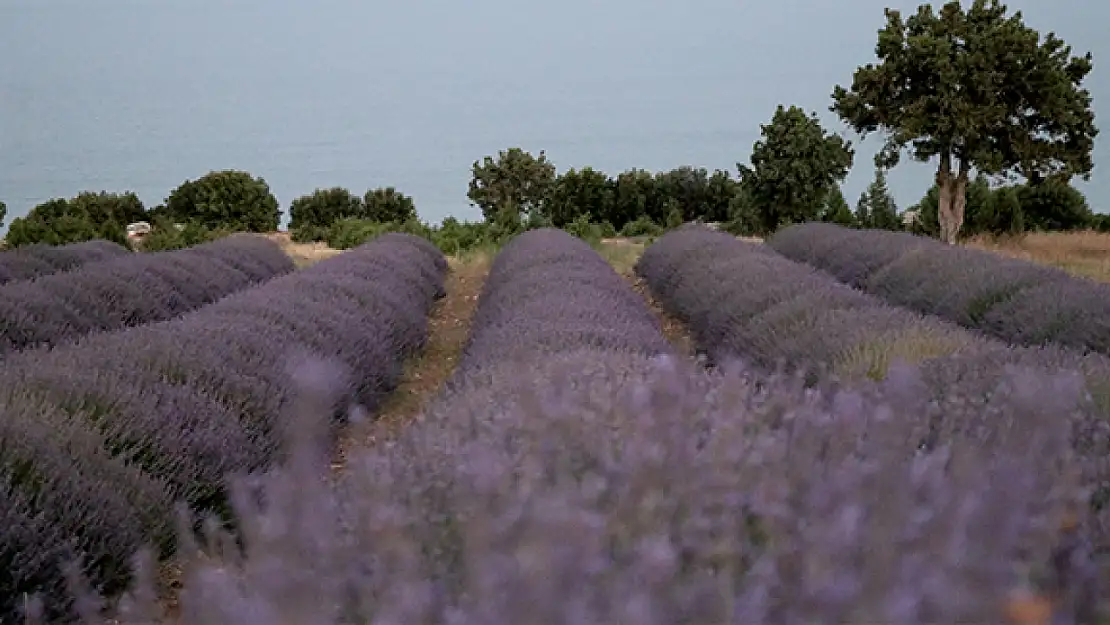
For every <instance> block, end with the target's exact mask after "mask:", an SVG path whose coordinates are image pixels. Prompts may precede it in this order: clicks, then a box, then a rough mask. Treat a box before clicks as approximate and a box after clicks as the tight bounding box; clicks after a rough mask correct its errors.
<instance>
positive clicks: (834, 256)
mask: <svg viewBox="0 0 1110 625" xmlns="http://www.w3.org/2000/svg"><path fill="white" fill-rule="evenodd" d="M767 245H768V246H770V247H771V248H772V249H774V250H775V251H777V252H778V253H780V254H782V255H784V256H786V257H788V258H790V259H792V260H796V261H798V262H803V263H808V264H810V265H813V266H814V267H817V268H818V269H821V270H823V271H826V272H828V273H830V274H832V275H833V276H835V277H836V278H837V279H839V280H841V281H843V282H845V283H847V284H849V285H851V286H853V287H856V288H858V289H861V290H863V291H866V292H868V293H871V294H873V295H876V296H878V297H881V298H883V299H885V300H887V301H889V302H891V303H892V304H895V305H898V306H904V307H906V308H910V309H913V310H916V311H919V312H921V313H924V314H930V315H936V316H938V317H942V318H944V319H947V320H949V321H951V322H953V323H957V324H959V325H961V326H964V327H967V328H972V329H975V330H979V331H981V332H983V333H985V334H988V335H990V336H994V337H996V338H999V339H1001V340H1003V341H1005V342H1007V343H1011V344H1015V345H1026V346H1036V345H1042V344H1044V343H1046V342H1049V343H1056V344H1059V345H1063V346H1066V347H1071V348H1077V349H1084V350H1092V351H1096V352H1099V353H1102V354H1110V323H1108V322H1107V319H1110V285H1108V284H1102V283H1095V282H1092V281H1090V280H1084V279H1081V278H1075V277H1073V276H1070V275H1068V274H1067V273H1065V272H1063V271H1061V270H1059V269H1055V268H1052V267H1046V266H1044V265H1040V264H1036V263H1032V262H1027V261H1024V260H1019V259H1014V258H1006V257H1003V256H1000V255H998V254H994V253H991V252H987V251H984V250H976V249H971V248H965V247H953V246H950V245H946V244H943V243H940V242H939V241H936V240H935V239H929V238H925V237H918V236H914V235H911V234H908V233H898V232H887V231H879V230H854V229H851V228H843V227H840V226H836V225H832V224H818V223H809V224H801V225H796V226H791V227H789V228H785V229H783V230H781V231H779V232H778V233H776V234H775V235H774V236H773V237H771V238H770V239H768V240H767Z"/></svg>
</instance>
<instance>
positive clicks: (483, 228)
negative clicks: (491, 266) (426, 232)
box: [431, 217, 493, 255]
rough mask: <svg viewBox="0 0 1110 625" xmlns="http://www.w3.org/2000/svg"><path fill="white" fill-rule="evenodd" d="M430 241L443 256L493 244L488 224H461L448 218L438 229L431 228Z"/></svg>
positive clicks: (480, 222)
mask: <svg viewBox="0 0 1110 625" xmlns="http://www.w3.org/2000/svg"><path fill="white" fill-rule="evenodd" d="M431 240H432V243H434V244H435V245H436V247H438V248H439V249H440V250H442V251H443V253H444V254H452V255H458V254H461V253H463V252H467V251H470V250H474V249H477V248H479V247H482V246H485V245H491V244H493V240H492V239H491V235H490V227H489V225H488V224H486V223H485V222H483V221H478V222H461V221H459V220H457V219H455V218H454V217H448V218H446V219H444V220H443V223H441V224H440V225H439V227H438V228H432V229H431Z"/></svg>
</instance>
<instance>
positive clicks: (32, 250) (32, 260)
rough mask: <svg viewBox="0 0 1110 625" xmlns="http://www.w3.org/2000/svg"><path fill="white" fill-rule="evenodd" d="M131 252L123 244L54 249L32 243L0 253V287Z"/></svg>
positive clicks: (84, 244) (86, 243)
mask: <svg viewBox="0 0 1110 625" xmlns="http://www.w3.org/2000/svg"><path fill="white" fill-rule="evenodd" d="M130 253H131V250H129V249H127V248H126V247H123V246H122V245H118V244H116V243H112V242H110V241H103V240H92V241H83V242H81V243H72V244H70V245H57V246H54V245H43V244H38V243H32V244H29V245H26V246H23V247H19V248H16V249H12V250H3V251H0V285H2V284H7V283H9V282H16V281H19V280H30V279H32V278H38V277H40V276H47V275H50V274H54V273H57V272H59V271H70V270H73V269H77V268H78V267H82V266H84V265H86V264H89V263H98V262H101V261H105V260H110V259H113V258H119V257H121V256H125V255H128V254H130Z"/></svg>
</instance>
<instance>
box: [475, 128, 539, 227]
mask: <svg viewBox="0 0 1110 625" xmlns="http://www.w3.org/2000/svg"><path fill="white" fill-rule="evenodd" d="M471 172H472V174H473V176H472V178H471V180H470V187H469V189H468V191H467V193H466V197H468V198H470V201H471V202H472V203H474V205H475V206H477V207H478V208H479V209H481V211H482V217H483V218H485V220H486V221H487V222H491V223H498V224H500V225H502V226H505V227H511V228H516V227H519V226H520V224H521V223H522V222H523V221H524V220H525V219H526V218H528V217H530V216H534V215H543V214H544V213H545V208H546V202H547V199H548V197H549V194H550V192H551V187H552V186H553V185H554V184H555V165H553V164H552V163H550V162H548V160H547V156H546V155H545V154H544V153H543V151H542V150H541V151H540V154H539V156H532V155H531V154H529V153H528V152H525V151H524V150H522V149H520V148H509V149H508V150H506V151H501V152H498V153H497V159H496V160H494V159H493V158H492V157H490V156H487V157H485V158H484V159H482V161H481V162H480V163H479V162H478V161H474V164H473V165H472V166H471ZM506 232H509V231H506Z"/></svg>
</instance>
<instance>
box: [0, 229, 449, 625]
mask: <svg viewBox="0 0 1110 625" xmlns="http://www.w3.org/2000/svg"><path fill="white" fill-rule="evenodd" d="M445 271H446V261H445V259H444V258H443V256H442V255H441V254H440V253H439V252H438V251H437V250H435V248H433V247H431V246H430V245H429V244H427V243H426V242H425V241H423V240H422V239H419V238H416V237H411V236H408V235H399V234H395V235H386V236H383V237H380V238H378V239H376V240H375V241H373V242H371V243H368V244H366V245H364V246H362V247H360V248H356V249H354V250H351V251H349V252H347V253H344V254H342V255H340V256H338V257H336V258H334V259H330V260H327V261H324V262H321V263H319V264H317V265H314V266H312V267H310V268H307V269H304V270H301V271H297V272H295V273H291V274H288V275H286V276H283V277H279V278H275V279H273V280H271V281H269V282H267V283H266V284H264V285H260V286H258V287H255V288H252V289H248V290H244V291H240V292H238V293H235V294H233V295H230V296H228V297H226V298H224V299H222V300H220V301H219V302H217V303H214V304H212V305H209V306H207V307H205V308H201V309H200V310H197V311H194V312H192V313H190V314H187V315H184V316H182V317H179V318H177V319H174V320H170V321H166V322H162V323H157V324H151V325H145V326H139V327H135V328H130V329H126V330H122V331H118V332H112V333H100V334H93V335H89V336H86V337H84V338H83V339H81V340H80V341H77V342H75V343H71V344H67V345H65V346H61V347H56V348H53V349H39V350H31V351H26V352H22V353H19V354H14V355H12V356H10V357H9V358H8V359H7V360H5V362H4V367H3V369H2V371H0V449H3V454H2V455H0V562H3V563H5V566H4V567H0V602H2V605H0V621H3V622H9V619H12V618H13V617H14V614H15V611H16V610H17V608H18V607H19V606H17V605H16V604H17V602H18V601H19V600H20V598H21V597H23V596H24V593H25V592H36V591H37V592H41V593H44V595H45V596H46V597H47V598H48V599H49V600H50V601H49V602H48V604H49V606H50V608H51V611H54V609H56V608H58V607H59V604H58V603H57V600H58V599H59V597H62V596H64V595H65V593H64V592H63V588H62V576H61V570H60V569H59V566H60V565H61V563H63V562H65V561H66V560H68V559H71V558H74V557H79V558H80V559H81V560H82V561H83V562H85V563H86V564H87V566H88V571H87V573H88V574H89V576H90V577H91V578H92V579H93V580H95V581H97V582H99V583H102V584H104V589H105V591H106V592H109V593H111V592H113V591H114V590H115V589H118V588H119V586H120V584H121V583H123V582H124V581H125V580H126V576H125V575H124V573H125V572H126V570H127V561H128V559H129V558H130V556H131V555H132V554H133V553H135V552H136V550H138V549H139V548H140V547H143V546H145V545H154V546H156V547H157V548H158V550H159V551H161V552H162V553H164V552H165V551H166V550H167V549H169V548H170V547H171V544H172V538H173V524H174V506H175V504H176V503H177V502H184V503H187V504H188V505H189V506H190V507H192V508H194V509H200V510H208V511H213V512H216V513H217V514H224V515H226V513H227V511H228V509H229V504H228V500H227V497H228V492H227V488H226V478H227V476H228V475H229V474H236V473H242V472H247V471H254V470H258V469H262V468H264V467H266V466H268V465H269V464H270V463H271V462H273V461H274V460H275V454H276V453H277V451H278V449H279V444H278V443H279V440H280V437H281V430H282V415H283V412H284V411H286V410H288V407H289V406H290V405H291V401H292V399H293V396H292V391H291V389H290V382H289V380H290V378H289V375H290V366H291V363H295V360H296V359H297V358H301V357H311V356H312V355H321V356H326V357H329V358H332V359H333V360H335V361H337V362H338V364H339V365H341V367H342V369H343V372H342V378H343V379H342V380H341V384H340V385H339V388H342V389H343V393H342V394H340V395H338V396H337V397H335V398H334V399H335V401H334V402H333V403H332V404H331V405H330V406H329V412H330V414H331V415H332V417H333V418H334V420H335V422H336V423H339V422H341V421H342V420H343V419H345V418H346V416H347V415H348V414H349V411H350V410H351V409H353V408H352V407H358V408H359V409H361V410H366V411H373V410H375V409H376V408H377V406H378V404H379V403H380V401H381V398H382V397H383V395H384V394H385V393H387V392H389V391H390V390H391V388H392V387H393V386H394V385H395V383H396V380H397V379H398V377H399V375H400V373H401V369H402V365H403V360H404V358H405V357H406V355H408V354H410V353H412V352H413V351H414V350H416V349H418V348H420V347H421V346H422V343H423V341H424V339H425V336H426V330H427V328H426V325H427V319H426V317H427V313H428V312H429V309H430V307H431V306H432V304H433V302H434V301H435V300H436V299H437V298H438V297H440V296H442V295H443V277H444V273H445ZM11 622H15V621H14V620H13V621H11Z"/></svg>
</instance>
